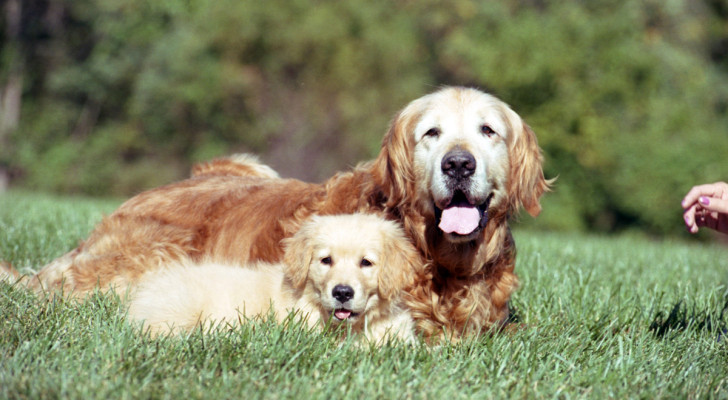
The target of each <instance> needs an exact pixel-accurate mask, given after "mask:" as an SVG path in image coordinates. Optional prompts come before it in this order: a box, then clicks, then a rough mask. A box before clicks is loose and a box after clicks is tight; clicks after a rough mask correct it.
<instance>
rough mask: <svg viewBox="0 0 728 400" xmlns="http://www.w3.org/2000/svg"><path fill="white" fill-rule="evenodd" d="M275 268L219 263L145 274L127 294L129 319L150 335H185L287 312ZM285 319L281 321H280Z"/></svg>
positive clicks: (279, 270)
mask: <svg viewBox="0 0 728 400" xmlns="http://www.w3.org/2000/svg"><path fill="white" fill-rule="evenodd" d="M282 280H283V272H282V268H281V266H280V265H279V264H263V263H261V264H258V265H256V266H255V267H253V268H241V267H240V266H235V265H225V264H219V263H202V264H193V263H188V264H181V265H171V266H169V267H167V268H164V269H161V270H156V271H153V272H150V273H149V274H147V275H146V276H144V277H143V279H142V281H141V282H140V284H139V286H138V288H136V290H134V292H133V293H132V295H131V296H132V297H131V301H130V306H129V318H130V319H131V320H136V321H144V324H145V328H148V329H150V330H151V332H152V333H153V334H160V333H167V332H179V331H189V330H191V329H193V328H195V326H197V325H198V324H200V323H204V324H206V325H207V324H218V323H221V322H223V321H224V322H225V323H229V324H236V323H238V322H240V321H242V320H244V318H245V317H246V316H247V317H251V316H255V315H266V314H267V313H268V312H269V311H270V310H271V307H273V311H274V312H276V314H281V313H286V311H285V310H286V309H287V308H290V307H291V306H292V302H293V301H292V299H291V295H290V293H287V292H286V291H284V290H282V287H281V283H282ZM283 316H285V315H283Z"/></svg>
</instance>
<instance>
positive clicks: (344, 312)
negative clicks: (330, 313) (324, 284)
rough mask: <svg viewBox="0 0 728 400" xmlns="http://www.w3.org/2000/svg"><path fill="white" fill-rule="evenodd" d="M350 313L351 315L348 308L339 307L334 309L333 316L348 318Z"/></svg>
mask: <svg viewBox="0 0 728 400" xmlns="http://www.w3.org/2000/svg"><path fill="white" fill-rule="evenodd" d="M350 315H351V311H349V310H344V309H341V310H336V311H334V317H336V318H338V319H340V320H342V321H343V320H345V319H347V318H349V316H350Z"/></svg>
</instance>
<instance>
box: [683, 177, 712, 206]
mask: <svg viewBox="0 0 728 400" xmlns="http://www.w3.org/2000/svg"><path fill="white" fill-rule="evenodd" d="M716 190H717V184H715V183H709V184H705V185H697V186H693V187H692V188H691V189H690V191H688V193H687V194H686V195H685V197H684V198H683V200H682V202H681V203H680V204H682V207H683V208H684V209H687V208H688V207H690V206H692V205H693V204H695V203H696V202H697V201H698V199H699V198H700V197H701V196H708V197H712V196H714V195H715V192H716Z"/></svg>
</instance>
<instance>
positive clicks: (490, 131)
mask: <svg viewBox="0 0 728 400" xmlns="http://www.w3.org/2000/svg"><path fill="white" fill-rule="evenodd" d="M480 133H482V134H484V135H486V136H493V135H495V131H494V130H493V128H491V127H490V126H488V125H481V126H480Z"/></svg>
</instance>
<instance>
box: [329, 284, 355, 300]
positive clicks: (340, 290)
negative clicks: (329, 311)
mask: <svg viewBox="0 0 728 400" xmlns="http://www.w3.org/2000/svg"><path fill="white" fill-rule="evenodd" d="M331 295H332V296H334V298H335V299H336V300H339V301H340V302H342V303H344V302H346V301H348V300H351V298H352V297H354V288H353V287H351V286H349V285H336V286H334V289H333V290H332V291H331Z"/></svg>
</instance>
